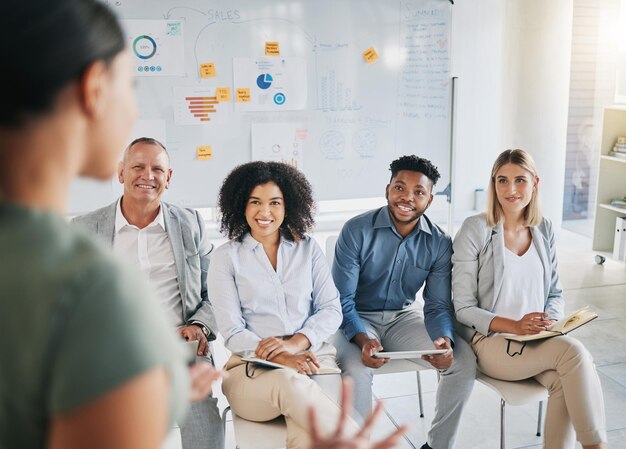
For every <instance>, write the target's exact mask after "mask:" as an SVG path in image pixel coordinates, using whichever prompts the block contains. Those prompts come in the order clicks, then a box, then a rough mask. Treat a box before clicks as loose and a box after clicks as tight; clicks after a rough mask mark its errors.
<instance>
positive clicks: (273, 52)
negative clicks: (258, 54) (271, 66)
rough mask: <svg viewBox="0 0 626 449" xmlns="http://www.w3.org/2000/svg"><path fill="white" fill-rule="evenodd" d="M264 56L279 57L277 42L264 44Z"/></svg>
mask: <svg viewBox="0 0 626 449" xmlns="http://www.w3.org/2000/svg"><path fill="white" fill-rule="evenodd" d="M265 56H280V46H279V45H278V42H266V43H265Z"/></svg>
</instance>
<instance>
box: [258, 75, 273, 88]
mask: <svg viewBox="0 0 626 449" xmlns="http://www.w3.org/2000/svg"><path fill="white" fill-rule="evenodd" d="M272 81H274V79H273V78H272V75H270V74H269V73H261V74H260V75H259V76H258V77H257V79H256V85H257V86H259V89H269V88H270V86H271V85H272Z"/></svg>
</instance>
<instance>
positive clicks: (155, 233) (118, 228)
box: [113, 200, 184, 326]
mask: <svg viewBox="0 0 626 449" xmlns="http://www.w3.org/2000/svg"><path fill="white" fill-rule="evenodd" d="M113 251H114V252H115V253H116V254H117V255H118V256H120V257H122V258H123V259H124V260H125V261H126V262H127V263H129V264H132V265H134V266H136V267H137V268H138V269H139V270H140V271H141V273H143V274H144V275H145V277H146V279H147V281H148V283H149V284H150V286H151V287H152V289H153V291H154V292H155V294H156V297H157V299H158V301H159V303H160V304H162V305H163V307H164V308H165V310H166V312H167V314H168V317H169V318H170V320H171V322H172V324H173V325H174V326H181V325H183V324H184V321H183V304H182V298H181V296H180V288H179V285H178V276H177V274H176V262H175V260H174V252H173V251H172V245H171V244H170V239H169V237H168V235H167V232H166V230H165V220H164V218H163V208H162V207H161V208H159V213H158V214H157V216H156V218H155V219H154V221H153V222H152V223H150V224H149V225H148V226H146V227H145V228H143V229H139V228H138V227H137V226H135V225H131V224H130V223H128V221H127V220H126V217H124V214H122V208H121V200H118V201H117V208H116V213H115V237H114V239H113Z"/></svg>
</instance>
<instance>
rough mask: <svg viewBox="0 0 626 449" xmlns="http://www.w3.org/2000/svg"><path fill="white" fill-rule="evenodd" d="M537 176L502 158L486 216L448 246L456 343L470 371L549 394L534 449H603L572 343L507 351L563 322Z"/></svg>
mask: <svg viewBox="0 0 626 449" xmlns="http://www.w3.org/2000/svg"><path fill="white" fill-rule="evenodd" d="M538 189H539V176H538V174H537V169H536V168H535V163H534V161H533V159H532V157H531V156H530V155H529V154H528V153H527V152H525V151H524V150H519V149H518V150H507V151H504V152H503V153H501V154H500V155H499V156H498V158H497V159H496V161H495V163H494V165H493V169H492V171H491V179H490V183H489V192H488V199H487V201H488V205H487V212H486V213H483V214H480V215H476V216H473V217H470V218H468V219H467V220H465V222H464V223H463V226H462V227H461V229H460V230H459V232H458V234H457V235H456V238H455V239H454V243H453V250H454V255H453V256H452V263H453V271H452V290H453V298H454V308H455V311H456V317H457V319H458V321H459V322H460V323H461V324H462V325H463V326H461V327H462V335H463V336H464V338H465V339H466V340H467V341H468V342H469V343H470V344H471V346H472V349H473V350H474V353H475V354H476V358H477V364H478V368H479V369H480V370H481V371H482V372H484V373H485V374H487V375H489V376H491V377H494V378H497V379H502V380H509V381H515V380H521V379H527V378H530V377H534V378H535V379H536V380H537V381H538V382H539V383H541V384H542V385H544V386H545V387H546V388H547V389H548V391H549V396H550V397H549V400H548V408H547V413H546V424H545V440H544V447H546V448H549V449H559V448H573V447H574V446H575V441H576V440H578V441H579V442H580V443H581V444H582V446H583V448H585V449H592V448H593V449H597V448H604V447H606V423H605V414H604V401H603V397H602V388H601V386H600V380H599V378H598V374H597V372H596V369H595V366H594V363H593V360H592V358H591V355H590V354H589V352H588V351H587V350H586V349H585V347H584V346H583V345H582V344H581V343H580V342H579V341H578V340H576V339H575V338H572V337H569V336H559V337H553V338H549V339H544V340H539V341H534V342H527V343H517V342H513V341H509V340H506V339H505V338H504V337H503V336H502V335H500V334H501V333H514V334H520V335H526V334H536V333H538V332H540V331H542V330H545V329H546V328H547V327H548V326H550V324H552V323H553V322H554V321H555V320H557V319H559V318H562V316H563V296H562V291H561V288H560V285H559V275H558V270H557V260H556V249H555V243H554V231H553V229H552V224H551V223H550V221H549V220H547V219H546V218H544V217H542V215H541V209H540V206H539V197H538Z"/></svg>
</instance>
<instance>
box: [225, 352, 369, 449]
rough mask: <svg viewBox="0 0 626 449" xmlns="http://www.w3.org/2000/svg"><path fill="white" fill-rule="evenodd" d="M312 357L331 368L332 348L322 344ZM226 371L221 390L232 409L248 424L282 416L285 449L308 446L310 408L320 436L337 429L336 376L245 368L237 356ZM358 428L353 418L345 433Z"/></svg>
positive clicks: (333, 359)
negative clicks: (284, 429)
mask: <svg viewBox="0 0 626 449" xmlns="http://www.w3.org/2000/svg"><path fill="white" fill-rule="evenodd" d="M315 355H316V356H317V358H318V361H319V362H320V364H321V365H322V366H334V367H336V366H337V364H336V362H335V349H334V347H333V346H331V345H324V346H323V349H322V350H321V351H315ZM225 369H226V370H227V371H228V377H227V378H226V379H224V381H223V383H222V391H223V392H224V395H225V396H226V398H227V399H228V403H229V404H230V407H231V408H232V410H233V411H234V412H235V413H236V414H237V415H239V416H241V417H242V418H244V419H247V420H250V421H269V420H272V419H274V418H277V417H279V416H280V415H283V416H284V417H285V421H286V423H287V449H306V448H308V447H309V444H310V438H309V429H310V426H309V417H308V409H309V406H311V405H312V406H313V407H314V408H315V411H316V415H317V422H318V428H319V429H320V432H321V433H322V434H330V433H331V432H333V431H334V430H335V428H336V426H337V422H338V420H339V415H340V409H339V406H338V405H337V398H338V396H339V391H340V389H341V376H340V375H339V374H326V375H322V376H312V377H309V376H306V375H304V374H298V373H297V372H296V371H295V370H291V369H264V368H259V367H253V366H249V367H248V374H247V375H246V363H245V362H242V361H241V357H239V356H237V355H233V356H231V358H230V359H229V360H228V362H227V363H226V366H225ZM358 429H359V427H358V425H357V424H356V422H355V421H354V420H353V419H352V418H348V421H347V423H346V433H347V434H348V435H349V434H355V433H356V432H357V431H358Z"/></svg>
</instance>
